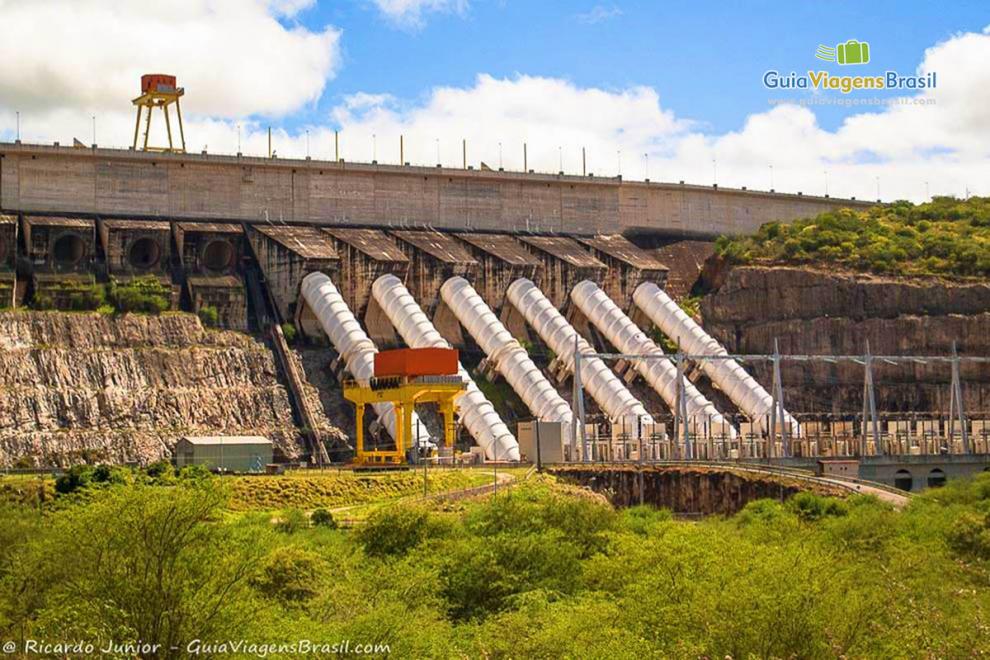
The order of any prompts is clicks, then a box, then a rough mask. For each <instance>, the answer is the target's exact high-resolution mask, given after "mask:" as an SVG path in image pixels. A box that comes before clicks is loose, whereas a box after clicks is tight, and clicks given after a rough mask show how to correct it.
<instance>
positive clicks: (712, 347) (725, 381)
mask: <svg viewBox="0 0 990 660" xmlns="http://www.w3.org/2000/svg"><path fill="white" fill-rule="evenodd" d="M633 300H634V301H635V302H636V305H637V306H638V307H639V308H640V309H641V310H643V311H644V312H645V313H646V315H647V316H648V317H650V320H651V321H653V322H654V323H656V324H657V327H658V328H660V331H661V332H663V334H665V335H667V336H668V337H670V338H671V339H673V340H675V341H677V342H678V343H679V344H680V347H681V350H683V351H684V352H685V353H687V354H689V355H715V356H722V355H728V352H727V351H726V350H725V348H724V347H723V346H722V345H721V344H719V343H718V341H716V340H715V338H714V337H712V336H711V335H709V334H708V333H707V332H705V331H704V329H702V327H701V326H700V325H698V324H697V323H695V321H694V319H692V318H691V317H690V316H688V315H687V314H686V313H685V312H684V310H682V309H681V308H680V306H679V305H678V304H677V303H676V302H675V301H674V300H673V299H672V298H671V297H670V296H668V295H667V294H666V293H664V292H663V290H661V289H660V287H658V286H657V285H656V284H653V283H652V282H644V283H643V284H640V285H639V286H638V287H636V291H635V292H634V293H633ZM700 362H701V369H702V370H703V371H704V372H705V374H707V375H708V377H709V378H710V379H711V380H712V382H713V383H715V384H716V385H717V386H718V387H719V388H720V389H721V390H722V391H723V392H725V393H726V395H727V396H728V397H729V398H730V399H731V400H732V402H733V403H735V404H736V405H737V406H739V409H740V410H742V411H743V412H744V413H746V414H747V415H748V416H749V417H750V418H751V419H752V420H753V421H754V422H755V423H756V424H757V425H758V426H759V427H760V428H761V429H763V430H764V431H766V430H767V429H768V427H769V420H770V416H771V414H772V409H773V397H772V396H770V393H769V392H767V391H766V390H765V389H763V386H762V385H760V384H759V383H758V382H756V379H755V378H753V377H752V376H750V375H749V374H748V373H747V372H746V370H745V369H743V368H742V366H740V365H739V363H738V362H736V361H735V360H731V359H726V358H721V359H718V360H701V361H700ZM784 424H786V425H787V428H788V429H789V430H790V433H791V434H792V435H793V436H795V437H798V436H800V435H801V427H800V426H799V425H798V423H797V421H796V420H795V419H794V418H793V417H792V416H791V415H790V414H789V413H788V412H787V411H784Z"/></svg>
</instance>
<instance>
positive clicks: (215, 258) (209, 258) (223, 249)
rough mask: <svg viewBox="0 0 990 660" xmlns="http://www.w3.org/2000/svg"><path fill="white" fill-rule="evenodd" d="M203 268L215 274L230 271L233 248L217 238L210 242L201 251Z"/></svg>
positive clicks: (232, 264) (228, 243) (232, 263)
mask: <svg viewBox="0 0 990 660" xmlns="http://www.w3.org/2000/svg"><path fill="white" fill-rule="evenodd" d="M203 266H205V267H206V269H207V270H211V271H213V272H216V273H219V272H224V271H227V270H230V269H231V268H232V267H233V266H234V246H233V245H232V244H231V242H230V241H225V240H223V239H219V238H218V239H215V240H212V241H210V242H209V243H207V244H206V249H204V250H203Z"/></svg>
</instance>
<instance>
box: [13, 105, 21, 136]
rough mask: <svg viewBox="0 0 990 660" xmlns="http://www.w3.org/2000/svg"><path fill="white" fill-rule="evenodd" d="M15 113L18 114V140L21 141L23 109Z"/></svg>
mask: <svg viewBox="0 0 990 660" xmlns="http://www.w3.org/2000/svg"><path fill="white" fill-rule="evenodd" d="M14 114H16V115H17V141H18V142H20V141H21V111H20V110H18V111H17V112H16V113H14Z"/></svg>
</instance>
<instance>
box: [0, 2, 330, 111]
mask: <svg viewBox="0 0 990 660" xmlns="http://www.w3.org/2000/svg"><path fill="white" fill-rule="evenodd" d="M311 3H312V0H176V1H175V2H168V3H155V2H133V1H131V0H31V1H30V2H27V1H23V2H20V1H10V0H7V1H4V0H0V25H2V26H3V38H2V39H0V61H4V62H6V63H7V65H6V66H4V67H0V107H2V108H3V109H5V110H8V111H11V110H15V109H17V110H21V111H23V112H24V113H25V114H27V115H33V116H34V117H35V119H36V120H40V119H41V118H42V117H43V116H44V115H45V114H46V113H52V112H55V111H58V110H67V109H76V110H80V111H82V113H83V115H84V116H85V115H88V114H90V113H91V112H94V111H95V112H100V113H104V112H109V111H122V110H126V109H128V108H129V107H130V99H131V98H133V97H135V96H137V95H138V93H139V82H140V76H141V74H143V73H151V72H163V73H171V74H174V75H176V76H177V77H178V81H179V84H180V85H181V86H183V87H185V88H186V91H187V96H186V98H185V99H183V106H184V108H183V109H184V110H185V111H186V112H187V114H188V115H195V114H200V115H208V116H212V117H228V118H229V117H241V116H246V115H251V114H262V115H284V114H286V113H289V112H292V111H293V110H296V109H298V108H299V107H301V106H304V105H305V104H307V103H311V102H314V101H316V99H318V98H319V97H320V94H321V93H322V91H323V88H324V85H325V84H326V81H327V80H328V78H330V77H331V76H332V75H333V74H334V72H335V70H336V68H337V66H338V65H339V59H340V57H339V53H338V42H339V38H340V33H339V32H338V31H337V30H336V29H334V28H333V27H329V26H328V27H325V28H324V29H323V30H322V31H310V30H307V29H306V28H303V27H299V26H294V27H286V26H285V25H283V24H282V23H280V22H279V20H278V17H282V18H291V17H293V16H295V15H296V14H298V12H300V11H301V10H303V9H305V8H306V7H307V6H309V5H310V4H311Z"/></svg>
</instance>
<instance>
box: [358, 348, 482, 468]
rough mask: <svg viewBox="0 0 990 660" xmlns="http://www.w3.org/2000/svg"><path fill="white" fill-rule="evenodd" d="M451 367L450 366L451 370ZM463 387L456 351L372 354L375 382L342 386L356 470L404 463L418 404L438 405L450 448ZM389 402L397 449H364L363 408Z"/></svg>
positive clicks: (420, 350)
mask: <svg viewBox="0 0 990 660" xmlns="http://www.w3.org/2000/svg"><path fill="white" fill-rule="evenodd" d="M451 365H453V366H451ZM466 388H467V386H466V385H465V383H464V381H463V380H462V379H461V377H460V376H458V375H457V351H456V350H453V349H447V348H418V349H401V350H397V351H382V352H381V353H378V354H376V355H375V377H374V378H373V379H371V381H370V382H369V383H368V385H367V386H364V385H361V384H360V383H358V382H356V381H345V382H344V398H345V399H347V400H348V401H351V402H353V403H354V404H355V415H354V421H355V424H356V426H357V432H356V436H355V437H356V441H357V442H356V444H357V447H356V454H355V457H354V462H355V463H356V464H358V465H376V464H377V465H383V464H384V465H398V464H401V463H404V462H405V460H406V447H407V446H409V445H411V444H412V441H413V440H414V438H413V437H412V415H413V411H414V410H415V406H416V404H417V403H436V404H437V405H438V406H439V408H440V413H441V414H442V415H443V435H444V444H445V446H447V447H448V448H449V447H453V446H454V438H455V435H456V422H455V419H454V413H455V411H456V403H457V399H458V397H460V396H461V395H462V394H464V392H465V390H466ZM374 403H390V404H392V406H394V408H395V449H394V450H388V449H371V450H367V449H365V446H364V407H365V406H367V405H369V404H374Z"/></svg>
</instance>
